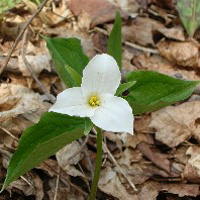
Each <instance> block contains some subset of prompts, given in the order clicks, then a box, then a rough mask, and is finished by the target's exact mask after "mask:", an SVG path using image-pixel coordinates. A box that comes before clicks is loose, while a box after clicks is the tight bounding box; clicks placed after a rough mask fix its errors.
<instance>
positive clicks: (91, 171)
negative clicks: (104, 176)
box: [69, 134, 94, 179]
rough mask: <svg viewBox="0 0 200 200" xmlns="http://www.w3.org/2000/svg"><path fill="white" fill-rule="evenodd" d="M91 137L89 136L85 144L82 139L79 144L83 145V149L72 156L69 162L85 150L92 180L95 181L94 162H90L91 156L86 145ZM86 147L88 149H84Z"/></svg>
mask: <svg viewBox="0 0 200 200" xmlns="http://www.w3.org/2000/svg"><path fill="white" fill-rule="evenodd" d="M89 136H90V135H89V134H88V135H87V136H86V138H85V141H84V142H83V140H82V139H81V138H80V139H79V142H80V143H82V145H81V148H80V149H79V151H77V152H75V154H74V155H73V156H71V157H70V158H69V160H71V159H72V158H74V157H75V156H76V155H77V154H78V153H80V152H81V151H82V150H83V152H84V154H85V159H86V160H87V162H88V167H89V170H90V175H91V179H93V177H94V170H93V166H92V162H91V160H90V156H89V153H88V149H87V146H86V144H87V142H88V139H89ZM84 147H86V148H84Z"/></svg>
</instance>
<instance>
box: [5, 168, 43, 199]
mask: <svg viewBox="0 0 200 200" xmlns="http://www.w3.org/2000/svg"><path fill="white" fill-rule="evenodd" d="M25 178H26V179H27V180H28V182H29V183H30V184H31V185H30V184H28V183H27V182H26V181H24V180H23V179H18V180H16V181H14V182H12V183H11V184H10V185H9V186H8V187H7V188H6V189H7V190H8V191H10V192H11V190H14V188H17V189H19V190H21V191H23V193H24V194H25V195H26V196H29V195H35V199H36V200H42V199H43V198H44V189H43V181H42V180H41V179H40V177H39V176H38V175H37V174H35V173H33V172H29V173H27V174H26V176H25Z"/></svg>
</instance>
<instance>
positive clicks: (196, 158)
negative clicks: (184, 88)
mask: <svg viewBox="0 0 200 200" xmlns="http://www.w3.org/2000/svg"><path fill="white" fill-rule="evenodd" d="M186 155H188V156H190V158H189V160H188V165H189V166H191V168H193V169H194V170H195V171H196V173H195V174H197V176H196V178H199V177H200V147H198V146H191V147H189V148H188V150H187V151H186ZM191 174H192V173H191ZM193 174H194V173H193Z"/></svg>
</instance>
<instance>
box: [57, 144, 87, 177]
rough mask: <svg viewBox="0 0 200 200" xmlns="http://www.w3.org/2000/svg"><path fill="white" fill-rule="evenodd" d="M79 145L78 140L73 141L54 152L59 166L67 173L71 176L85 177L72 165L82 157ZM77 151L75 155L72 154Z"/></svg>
mask: <svg viewBox="0 0 200 200" xmlns="http://www.w3.org/2000/svg"><path fill="white" fill-rule="evenodd" d="M80 148H81V145H80V144H79V142H77V141H74V142H72V143H70V144H68V145H66V146H65V147H64V148H62V149H61V150H60V151H58V152H57V153H56V158H57V161H58V163H59V166H60V167H61V168H62V169H63V170H64V171H65V172H66V173H67V174H69V175H71V176H74V177H76V176H81V177H83V178H86V177H85V175H84V174H83V173H82V172H80V171H79V170H77V169H76V168H75V167H74V165H76V164H78V162H79V161H80V160H82V158H83V156H84V155H83V153H82V151H80ZM76 152H78V153H77V154H76V155H75V156H74V154H75V153H76Z"/></svg>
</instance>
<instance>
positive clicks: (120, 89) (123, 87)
mask: <svg viewBox="0 0 200 200" xmlns="http://www.w3.org/2000/svg"><path fill="white" fill-rule="evenodd" d="M135 83H136V81H131V82H128V83H122V84H120V85H119V87H118V89H117V92H116V94H115V95H116V96H119V95H120V94H122V93H123V92H125V91H126V90H128V89H129V88H130V87H132V86H133V85H134V84H135Z"/></svg>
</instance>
